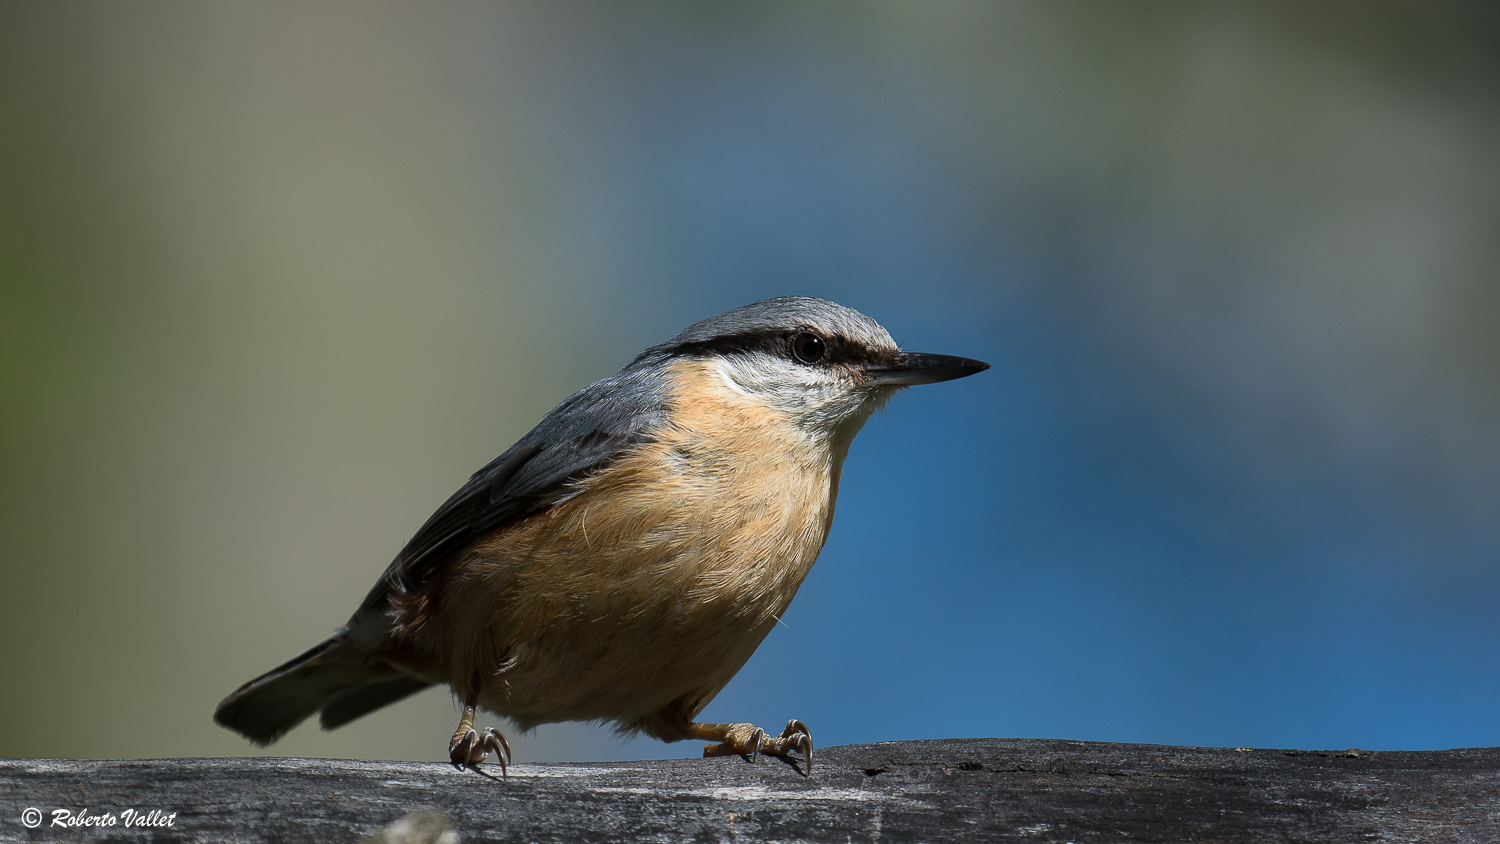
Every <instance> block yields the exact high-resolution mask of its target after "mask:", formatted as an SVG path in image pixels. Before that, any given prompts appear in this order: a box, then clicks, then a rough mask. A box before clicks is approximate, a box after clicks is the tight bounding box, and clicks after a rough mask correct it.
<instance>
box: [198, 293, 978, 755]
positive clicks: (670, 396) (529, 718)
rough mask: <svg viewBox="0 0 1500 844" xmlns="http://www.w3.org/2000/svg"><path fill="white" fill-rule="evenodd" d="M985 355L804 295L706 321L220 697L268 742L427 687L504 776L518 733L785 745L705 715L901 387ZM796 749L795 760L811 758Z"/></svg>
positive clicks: (433, 526) (527, 442)
mask: <svg viewBox="0 0 1500 844" xmlns="http://www.w3.org/2000/svg"><path fill="white" fill-rule="evenodd" d="M988 368H989V364H987V363H983V362H981V361H977V360H972V359H969V358H962V357H955V356H951V355H939V354H926V353H917V352H907V351H902V350H901V348H900V347H899V346H897V344H896V342H895V341H894V340H892V339H891V335H890V334H889V333H888V332H887V331H886V330H885V329H884V328H883V327H881V325H880V324H879V323H877V322H876V321H875V320H873V319H871V318H870V317H868V316H865V315H864V314H862V313H860V312H858V311H856V310H853V309H851V308H847V307H844V306H842V305H839V304H837V303H834V302H831V301H828V300H825V299H816V298H810V297H797V296H786V297H779V298H774V299H766V300H763V301H759V302H755V303H753V304H749V305H745V306H743V307H740V308H735V309H733V310H730V311H727V312H725V313H722V314H719V315H718V316H714V317H710V318H708V319H704V320H701V321H699V322H696V323H694V324H692V325H690V326H688V327H687V328H686V329H685V330H683V331H682V333H680V334H678V335H677V336H676V337H673V338H672V339H671V340H668V341H667V342H665V343H661V344H659V345H655V346H651V347H650V348H647V349H646V350H645V351H643V352H641V353H639V354H638V355H637V356H636V357H635V358H634V360H632V361H631V362H630V363H629V364H628V365H627V366H626V367H625V368H624V369H622V370H620V371H619V372H618V373H616V374H614V375H612V376H610V377H608V378H605V379H603V380H601V381H599V382H597V383H594V384H592V385H590V386H588V387H585V388H584V389H583V390H581V391H579V392H577V393H575V394H573V395H572V396H570V397H569V398H567V399H565V400H564V401H563V402H562V403H561V404H559V405H558V406H557V407H556V408H554V409H553V410H552V411H551V412H549V413H548V414H547V415H546V416H545V417H544V418H543V419H542V421H541V422H540V423H539V424H538V425H537V426H536V427H535V428H533V429H532V430H531V431H530V432H529V433H527V434H526V435H525V436H523V437H521V439H520V440H519V441H518V442H516V443H515V444H514V445H512V446H511V447H510V448H509V449H507V450H506V451H505V452H504V453H502V454H501V455H500V456H499V457H497V458H495V459H494V460H493V461H491V462H490V463H489V464H488V465H486V466H484V467H483V468H481V469H480V470H479V471H477V472H475V473H474V474H473V476H472V477H470V478H469V480H468V482H467V483H465V484H464V485H463V486H462V487H461V488H460V489H459V490H458V491H457V492H456V493H454V494H453V495H452V496H451V497H450V498H448V500H447V501H446V502H444V503H443V505H442V506H441V507H439V508H438V509H437V511H436V512H435V513H433V514H432V516H431V517H430V518H429V519H428V520H427V521H426V523H425V524H423V525H422V526H421V528H419V529H418V530H417V532H416V534H415V535H414V536H413V537H412V538H411V540H410V541H409V542H407V543H406V545H405V546H404V547H403V548H402V549H401V551H400V553H398V554H397V555H396V558H395V559H394V560H393V561H392V562H391V564H390V565H389V567H388V568H387V569H386V570H385V573H384V574H383V575H382V576H381V578H380V579H379V581H378V582H377V583H376V584H375V586H374V587H373V588H372V589H371V590H370V592H369V594H368V595H367V596H366V597H365V599H364V601H363V602H361V603H360V605H359V608H358V609H357V610H355V612H354V614H353V615H352V616H351V617H350V618H349V621H348V622H347V623H345V624H344V625H343V626H342V627H341V628H339V629H338V631H337V632H336V633H334V635H333V636H332V637H330V638H329V639H327V640H326V641H324V642H322V643H321V644H319V645H317V646H316V647H313V648H312V649H310V650H308V651H307V652H305V653H303V654H301V655H300V656H298V657H296V658H294V659H292V660H290V661H288V662H286V663H284V664H282V665H280V666H278V667H276V668H274V669H272V670H271V671H269V672H267V673H265V674H263V675H261V676H259V677H257V678H255V679H253V680H251V681H249V682H248V683H245V684H244V685H243V686H241V687H240V688H238V689H237V690H235V691H234V692H233V693H231V694H230V695H229V696H228V697H226V698H224V700H223V702H221V703H220V704H219V706H218V707H217V709H216V710H215V712H214V720H215V721H216V722H218V723H219V724H220V725H222V726H224V727H227V728H229V729H231V730H234V731H235V732H238V733H240V734H241V735H243V736H245V737H246V738H248V739H250V741H252V742H254V743H256V744H258V745H262V746H264V745H268V744H270V743H272V742H274V741H276V740H277V739H279V738H281V737H282V736H283V735H285V734H286V733H287V732H288V731H289V730H291V729H292V728H293V727H295V726H297V725H298V724H300V723H301V722H303V721H304V720H306V719H307V718H309V717H311V716H312V715H314V714H317V715H319V720H320V722H321V724H322V726H323V728H324V729H329V730H331V729H334V728H337V727H339V726H342V725H344V724H347V723H349V722H350V721H353V720H355V719H357V718H359V717H361V716H363V715H365V714H367V713H369V712H372V711H374V710H376V709H380V708H382V707H384V706H387V705H390V704H392V703H395V702H397V701H399V700H402V699H403V698H406V697H408V696H409V695H412V694H415V693H416V692H419V691H421V690H423V689H426V688H428V687H430V686H435V685H447V686H448V687H450V688H451V689H452V691H453V693H454V695H455V697H456V699H457V700H458V701H461V702H462V704H463V711H462V716H461V717H460V721H459V725H458V728H457V730H455V732H454V733H453V736H452V738H451V739H450V740H449V745H448V758H449V761H450V762H451V763H452V764H453V765H454V767H456V768H458V769H460V770H464V769H467V770H472V771H475V772H477V773H480V774H483V775H485V776H489V777H491V778H494V777H493V775H492V774H490V773H489V772H488V771H486V770H484V768H483V767H482V765H483V764H486V762H487V759H488V757H489V754H491V753H493V754H494V755H495V757H496V761H497V763H498V764H499V765H500V771H501V775H502V777H503V776H504V775H505V773H506V768H507V764H508V763H509V762H510V760H511V752H510V745H509V742H508V740H507V739H506V737H505V735H504V733H502V732H501V731H500V730H498V729H496V728H494V727H487V728H484V729H482V730H481V729H478V728H476V726H475V721H476V713H477V712H479V711H481V710H482V711H487V712H489V713H492V714H495V715H498V716H502V717H504V718H507V719H509V721H510V722H511V723H513V724H515V725H516V726H517V727H518V728H520V729H522V730H529V729H531V728H533V727H535V726H537V725H540V724H545V723H555V722H560V721H588V722H597V723H606V724H611V725H613V726H614V727H615V728H616V729H617V730H619V731H620V732H621V733H622V734H624V735H633V734H637V733H644V734H646V735H648V736H652V737H654V738H657V739H660V740H662V741H666V742H674V741H680V740H685V739H697V740H702V741H706V742H708V744H706V745H705V747H704V753H703V755H704V756H708V757H712V756H731V755H738V756H742V757H744V758H746V759H750V760H753V759H754V758H755V756H756V755H757V754H763V755H768V756H777V757H782V758H783V759H785V760H787V761H788V762H790V763H792V764H793V765H794V766H796V765H797V763H798V762H799V761H800V762H801V763H802V765H801V766H800V770H801V773H802V774H803V775H804V776H808V775H810V774H811V769H812V751H813V745H812V733H811V731H810V730H809V728H808V726H807V725H806V724H805V723H803V722H802V721H800V720H797V719H792V720H790V721H789V722H788V724H787V726H786V729H785V730H783V731H782V732H781V733H780V734H779V735H771V734H770V733H768V732H767V731H765V730H763V729H761V728H760V727H757V726H755V725H753V724H748V723H736V724H710V723H699V722H697V721H695V720H694V719H695V718H696V717H697V715H698V713H699V712H701V711H702V710H703V708H704V707H705V706H707V705H708V703H709V702H710V701H711V700H713V698H714V697H715V695H717V694H718V693H719V691H720V690H722V689H723V688H724V686H725V685H726V684H728V683H729V681H730V679H731V678H733V677H734V675H735V674H736V673H737V672H738V671H739V670H740V668H741V667H742V666H743V665H744V664H745V662H746V661H747V660H749V658H750V656H751V654H753V653H754V652H755V649H756V648H757V647H758V646H759V645H760V643H761V641H762V640H763V639H764V638H765V637H766V635H767V634H768V633H769V632H770V631H771V629H772V627H773V626H774V625H775V624H777V623H778V622H779V620H780V618H781V616H782V614H783V613H785V611H786V609H787V607H788V606H789V605H790V603H791V601H792V598H793V596H794V595H795V594H796V592H797V589H798V587H799V586H801V584H802V582H803V579H804V578H805V577H806V576H807V574H808V571H809V569H810V568H811V567H812V565H813V562H814V561H815V560H816V559H817V557H818V554H819V553H820V552H821V550H822V548H823V545H824V542H825V540H826V539H827V537H828V532H829V528H830V526H831V525H832V522H833V514H834V505H835V502H836V500H837V497H838V489H839V480H840V476H841V474H842V469H843V464H844V459H845V457H846V455H847V454H848V452H849V446H850V443H851V442H852V441H853V439H854V436H855V434H857V433H858V432H859V430H860V429H861V428H862V427H863V425H864V424H865V421H866V420H867V419H868V418H869V417H870V415H871V414H872V413H873V412H874V411H875V410H877V409H879V408H880V407H882V406H883V405H884V404H885V403H886V401H887V400H888V399H890V398H891V396H892V395H894V394H895V393H897V392H898V391H900V390H901V389H903V388H905V387H910V386H915V385H920V384H931V383H937V382H940V381H949V380H953V379H956V378H963V377H966V376H969V375H973V374H975V373H978V372H981V371H983V370H986V369H988ZM798 754H801V758H800V760H799V759H798V757H797V755H798Z"/></svg>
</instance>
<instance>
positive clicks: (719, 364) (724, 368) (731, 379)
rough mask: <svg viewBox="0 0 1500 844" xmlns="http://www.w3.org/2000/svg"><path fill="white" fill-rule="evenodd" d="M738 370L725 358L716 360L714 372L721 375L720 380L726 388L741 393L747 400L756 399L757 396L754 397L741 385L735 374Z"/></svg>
mask: <svg viewBox="0 0 1500 844" xmlns="http://www.w3.org/2000/svg"><path fill="white" fill-rule="evenodd" d="M736 368H737V367H731V366H730V364H729V362H728V361H726V360H725V359H724V358H715V359H714V370H715V371H716V372H718V373H719V378H721V379H722V380H723V381H724V386H726V387H728V388H729V389H731V390H733V391H734V392H736V393H739V394H740V395H741V396H744V397H745V398H747V399H753V398H755V396H754V395H752V394H751V392H750V391H749V390H747V389H745V387H744V386H743V385H742V384H740V379H739V378H738V377H737V373H735V371H734V370H735V369H736Z"/></svg>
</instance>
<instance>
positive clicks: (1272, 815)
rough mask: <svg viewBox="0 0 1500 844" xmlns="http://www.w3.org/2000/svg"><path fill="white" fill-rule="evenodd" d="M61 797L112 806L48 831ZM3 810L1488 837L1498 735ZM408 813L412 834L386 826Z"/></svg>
mask: <svg viewBox="0 0 1500 844" xmlns="http://www.w3.org/2000/svg"><path fill="white" fill-rule="evenodd" d="M429 807H436V808H437V809H439V810H440V812H437V813H429V814H426V815H417V816H415V817H409V813H412V812H413V811H415V810H421V809H424V808H429ZM28 809H34V810H36V812H35V813H34V814H31V815H28V816H27V817H26V818H25V819H26V820H31V819H39V820H40V825H39V826H37V827H36V828H28V827H27V825H26V824H24V823H23V815H27V810H28ZM57 810H67V811H68V812H71V813H73V814H72V817H73V819H74V820H75V821H76V820H77V819H78V818H79V817H82V818H84V819H85V820H87V819H89V818H95V819H107V818H111V817H112V818H114V819H115V822H114V823H113V824H112V825H105V826H93V825H89V826H55V825H54V821H55V820H57V819H58V817H59V815H57V814H56V812H57ZM153 811H155V812H158V813H159V814H156V815H152V814H151V813H152V812H153ZM0 812H3V817H0V841H150V842H160V843H161V844H165V842H179V841H183V842H185V841H235V842H238V841H279V842H321V843H323V844H327V842H354V841H359V840H361V839H362V838H363V837H365V836H377V837H374V838H371V839H369V840H382V841H403V842H414V841H442V842H445V844H451V842H454V841H463V842H479V841H518V842H521V841H525V842H554V841H555V842H575V841H590V842H595V841H601V842H602V841H645V842H654V841H663V842H665V841H672V842H677V841H705V842H710V841H726V842H727V841H837V842H848V841H871V842H877V841H878V842H904V841H938V842H941V841H986V840H987V841H1056V842H1064V841H1074V842H1094V841H1162V842H1185V841H1224V842H1234V841H1266V842H1273V841H1274V842H1286V841H1305V842H1325V841H1326V842H1340V844H1344V842H1355V841H1376V842H1408V841H1409V842H1500V748H1484V749H1468V750H1444V751H1381V752H1367V751H1289V750H1234V749H1218V748H1195V747H1168V746H1160V745H1140V744H1106V743H1099V742H1076V741H1042V740H1015V739H949V740H941V741H911V742H889V743H882V744H865V745H852V746H847V747H832V748H827V749H822V750H819V751H818V753H817V755H816V757H815V759H814V768H813V771H812V776H811V777H807V778H804V777H803V776H801V775H800V773H799V772H798V770H797V769H796V768H794V767H793V766H791V765H789V764H786V763H784V762H781V761H779V760H774V759H761V760H759V761H757V762H754V763H747V762H745V761H743V760H740V759H738V758H729V759H683V760H668V761H650V762H613V763H595V764H553V765H525V764H522V765H515V766H513V767H512V768H511V770H510V775H509V777H508V778H507V779H506V780H505V781H504V782H493V781H490V780H488V779H485V778H483V777H480V776H478V775H475V774H473V773H466V772H459V771H455V770H453V769H452V768H451V767H449V766H447V765H444V764H439V763H411V762H354V761H343V760H331V759H155V760H129V761H79V760H42V759H19V760H0ZM79 813H82V814H81V815H80V814H79ZM443 813H446V818H447V822H448V823H449V824H451V828H450V829H448V830H447V831H446V833H444V832H443V830H442V823H443V822H442V814H443ZM168 815H171V816H172V817H171V821H170V824H167V823H166V818H167V816H168ZM403 818H408V822H407V824H406V826H405V827H402V828H403V829H405V830H406V831H407V833H409V834H408V835H406V837H402V836H401V835H396V834H395V830H392V832H391V834H390V835H387V836H386V837H384V838H379V837H378V836H380V835H382V834H383V833H382V832H381V830H382V829H383V828H387V827H389V826H390V825H391V824H393V823H397V822H399V821H401V820H402V819H403ZM142 821H147V822H152V821H154V823H155V824H156V825H154V826H144V827H143V826H138V825H134V824H138V823H140V822H142ZM105 823H108V821H107V820H106V821H105ZM424 824H425V825H426V826H425V827H424ZM413 830H415V832H413ZM424 830H425V831H424ZM440 833H441V834H440Z"/></svg>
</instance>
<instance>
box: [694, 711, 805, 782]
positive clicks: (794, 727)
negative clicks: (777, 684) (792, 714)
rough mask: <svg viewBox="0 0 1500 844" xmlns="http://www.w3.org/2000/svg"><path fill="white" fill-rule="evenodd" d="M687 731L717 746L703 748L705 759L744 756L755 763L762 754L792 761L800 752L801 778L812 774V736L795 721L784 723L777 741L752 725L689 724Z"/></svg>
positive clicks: (802, 724)
mask: <svg viewBox="0 0 1500 844" xmlns="http://www.w3.org/2000/svg"><path fill="white" fill-rule="evenodd" d="M688 730H689V733H690V734H691V736H692V737H693V738H697V739H707V740H710V741H716V742H718V743H717V744H710V745H706V746H704V748H703V755H704V756H743V757H745V758H746V759H747V760H749V761H754V760H755V754H757V753H763V754H765V755H767V756H780V757H782V758H783V759H792V760H793V761H795V759H796V757H794V756H793V755H792V754H793V753H794V752H800V753H801V754H802V758H803V761H804V762H805V763H806V767H805V769H804V770H803V771H802V775H803V776H810V775H811V774H812V747H813V745H812V733H811V732H810V731H809V730H808V729H807V725H806V724H804V723H802V722H801V721H798V720H797V719H795V718H793V719H792V720H790V721H788V722H786V729H785V730H782V731H781V735H780V736H777V737H776V738H771V737H769V736H767V735H766V731H765V730H762V729H761V728H760V727H757V726H755V725H754V724H692V725H690V726H689V728H688Z"/></svg>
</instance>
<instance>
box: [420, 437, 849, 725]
mask: <svg viewBox="0 0 1500 844" xmlns="http://www.w3.org/2000/svg"><path fill="white" fill-rule="evenodd" d="M682 448H683V445H682V444H681V443H677V444H673V443H670V442H665V443H659V444H656V445H653V446H650V447H648V448H647V449H644V450H642V452H640V453H638V454H636V455H634V456H632V457H630V458H627V459H625V460H622V461H621V462H620V463H619V464H617V465H616V466H615V467H613V468H611V470H609V471H608V472H606V473H603V474H601V475H599V476H597V477H595V478H593V479H591V480H590V481H588V482H587V483H586V485H584V486H583V487H582V488H581V489H580V491H579V492H578V494H577V495H575V496H574V497H573V498H571V499H569V500H568V501H566V502H564V503H562V504H560V505H558V506H557V507H554V508H553V509H552V510H551V511H549V512H548V513H546V514H544V515H542V516H539V517H537V518H535V519H533V520H531V521H529V522H526V523H523V524H522V525H519V526H516V527H515V528H513V529H510V530H507V531H504V532H501V533H499V534H497V535H495V536H494V537H492V538H491V539H490V540H488V541H487V542H484V543H480V544H478V545H476V546H475V547H474V548H473V549H471V551H470V552H469V553H468V554H467V555H466V556H465V559H464V561H463V564H462V565H460V566H459V567H458V571H457V576H456V577H455V578H454V579H453V581H450V583H448V584H447V585H446V586H445V588H444V592H445V603H448V604H449V606H448V607H446V608H445V611H444V613H442V614H441V615H442V617H446V618H448V619H450V620H455V621H457V626H455V627H454V629H455V630H467V631H475V630H478V631H485V632H484V634H482V635H479V636H477V637H471V638H470V641H469V642H467V643H457V642H453V643H452V644H455V645H458V646H457V647H449V648H448V649H447V650H448V651H449V652H450V653H451V654H454V655H456V656H457V657H458V658H457V661H456V662H455V663H454V664H452V665H450V666H449V670H448V672H447V673H448V674H449V675H450V677H452V678H453V680H454V682H455V686H456V687H458V686H459V684H460V683H461V682H463V681H464V680H465V679H466V678H467V679H468V681H469V682H472V683H475V684H477V685H478V687H479V693H480V703H481V705H482V706H483V707H484V708H486V709H489V710H491V711H494V712H497V713H500V714H502V715H506V716H509V717H511V718H512V719H514V720H515V721H516V722H517V723H518V724H520V725H521V726H522V727H529V726H532V725H534V724H538V723H546V722H552V721H564V720H594V719H599V720H608V721H616V722H619V723H620V724H622V725H626V726H629V725H632V724H634V723H636V722H638V721H639V720H640V719H642V718H644V717H646V716H648V715H650V714H652V713H656V712H658V711H661V710H662V709H663V708H664V707H667V706H669V705H674V704H675V705H676V706H677V708H678V709H686V710H690V711H689V712H688V713H687V714H688V715H689V717H690V716H691V715H693V714H696V712H697V711H698V710H699V709H701V708H702V707H703V706H704V705H706V704H707V703H708V701H709V700H711V699H712V698H713V696H714V695H715V694H716V693H717V692H718V691H719V689H721V688H722V687H723V686H724V685H725V684H726V683H728V682H729V680H730V678H732V677H733V676H734V674H735V672H737V671H738V670H739V669H740V667H741V666H742V665H744V663H745V661H746V660H748V659H749V658H750V655H751V654H752V653H754V651H755V648H756V647H757V646H758V645H759V644H760V642H761V640H762V639H764V638H765V636H766V634H767V633H769V632H770V629H771V627H773V626H774V625H775V624H776V622H777V620H778V619H779V618H780V616H781V614H782V613H783V612H785V610H786V608H787V606H788V604H790V603H791V600H792V597H793V596H794V595H795V594H796V591H797V588H798V587H799V586H800V585H801V583H802V580H803V579H804V578H805V577H806V575H807V572H808V570H809V568H811V566H812V564H813V561H814V560H815V559H816V558H817V555H818V552H819V551H820V550H821V549H822V545H823V541H824V539H825V538H826V537H827V532H828V526H829V523H830V521H831V518H832V492H833V490H832V486H831V478H830V475H829V473H828V472H827V471H819V469H820V468H821V467H812V468H811V469H805V468H798V467H788V466H787V465H786V464H784V463H783V464H777V465H774V466H768V467H766V470H765V471H764V472H762V473H761V475H760V477H756V476H755V475H754V474H753V473H747V472H745V471H743V464H741V465H740V466H739V467H737V469H738V471H736V473H735V474H733V475H727V474H723V473H715V472H711V471H697V470H695V469H694V468H693V467H692V466H691V464H690V463H685V461H683V460H682V459H680V453H681V450H682ZM751 468H754V467H753V466H752V467H751Z"/></svg>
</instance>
